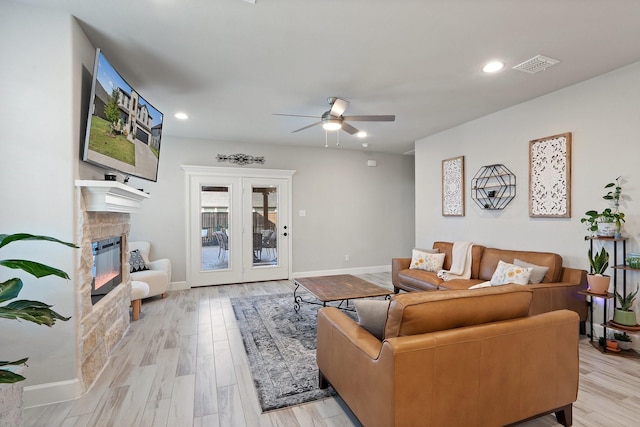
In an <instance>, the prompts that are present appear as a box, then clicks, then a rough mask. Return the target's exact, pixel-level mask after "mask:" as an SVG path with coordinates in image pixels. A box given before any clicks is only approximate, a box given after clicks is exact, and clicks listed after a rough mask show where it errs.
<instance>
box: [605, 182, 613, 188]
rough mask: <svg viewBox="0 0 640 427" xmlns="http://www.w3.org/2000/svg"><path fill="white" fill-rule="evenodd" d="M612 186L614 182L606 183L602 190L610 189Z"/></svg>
mask: <svg viewBox="0 0 640 427" xmlns="http://www.w3.org/2000/svg"><path fill="white" fill-rule="evenodd" d="M614 185H616V184H615V183H614V182H610V183H608V184H607V185H605V186H604V188H611V187H613V186H614Z"/></svg>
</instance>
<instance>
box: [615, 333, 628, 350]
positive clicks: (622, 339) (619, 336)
mask: <svg viewBox="0 0 640 427" xmlns="http://www.w3.org/2000/svg"><path fill="white" fill-rule="evenodd" d="M613 337H614V338H615V339H616V341H618V346H619V347H620V349H621V350H629V349H630V348H631V344H632V342H631V337H630V336H629V335H627V334H626V333H625V332H623V333H620V332H615V333H614V334H613Z"/></svg>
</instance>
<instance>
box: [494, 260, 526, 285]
mask: <svg viewBox="0 0 640 427" xmlns="http://www.w3.org/2000/svg"><path fill="white" fill-rule="evenodd" d="M532 270H533V268H531V267H520V266H518V265H514V264H509V263H508V262H504V261H498V267H497V268H496V271H494V272H493V276H492V277H491V285H492V286H498V285H506V284H507V283H515V284H517V285H526V284H527V283H529V278H530V277H531V271H532Z"/></svg>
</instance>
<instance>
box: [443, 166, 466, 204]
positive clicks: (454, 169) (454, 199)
mask: <svg viewBox="0 0 640 427" xmlns="http://www.w3.org/2000/svg"><path fill="white" fill-rule="evenodd" d="M442 216H464V156H459V157H454V158H452V159H446V160H443V161H442Z"/></svg>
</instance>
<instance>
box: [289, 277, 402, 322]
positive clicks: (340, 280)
mask: <svg viewBox="0 0 640 427" xmlns="http://www.w3.org/2000/svg"><path fill="white" fill-rule="evenodd" d="M294 283H295V284H296V288H295V289H294V290H293V309H294V310H295V311H296V313H297V312H298V311H299V310H300V303H301V302H306V303H309V304H317V305H322V306H324V307H326V305H327V303H328V302H331V301H340V304H339V305H338V307H339V308H342V303H344V302H346V304H345V307H344V308H345V309H348V306H349V300H350V299H356V298H367V297H380V296H386V297H387V298H389V296H390V295H391V294H392V293H393V291H391V290H389V289H385V288H383V287H380V286H377V285H374V284H373V283H369V282H367V281H366V280H362V279H359V278H357V277H355V276H352V275H350V274H339V275H337V276H318V277H304V278H299V279H295V280H294ZM300 287H303V288H304V289H306V290H307V291H309V292H310V293H311V294H312V295H313V296H314V297H316V299H318V301H320V302H315V301H306V300H303V299H302V297H301V296H300V295H297V291H298V288H300Z"/></svg>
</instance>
